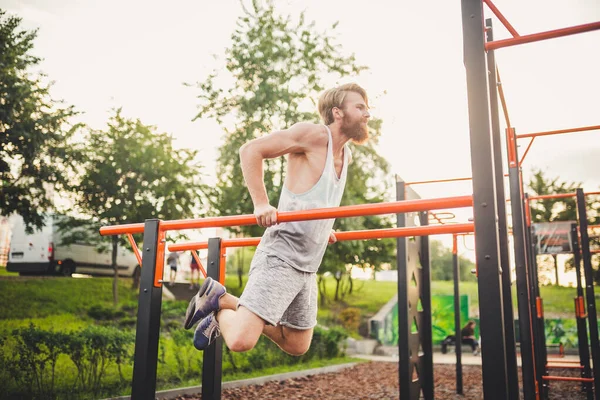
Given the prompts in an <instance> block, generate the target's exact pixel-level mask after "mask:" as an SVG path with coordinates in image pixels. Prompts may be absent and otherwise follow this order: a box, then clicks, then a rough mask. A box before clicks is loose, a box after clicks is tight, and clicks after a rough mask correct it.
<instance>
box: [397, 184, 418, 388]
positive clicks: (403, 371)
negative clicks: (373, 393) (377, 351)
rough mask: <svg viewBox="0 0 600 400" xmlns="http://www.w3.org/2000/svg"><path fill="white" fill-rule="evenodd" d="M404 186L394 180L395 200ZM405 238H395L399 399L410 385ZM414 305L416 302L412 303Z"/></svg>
mask: <svg viewBox="0 0 600 400" xmlns="http://www.w3.org/2000/svg"><path fill="white" fill-rule="evenodd" d="M405 196H406V186H405V185H404V182H403V181H399V180H396V200H399V201H401V200H405ZM396 219H397V222H396V226H398V227H404V226H406V214H396ZM406 242H407V240H406V238H403V237H400V238H398V239H396V244H397V247H398V250H397V255H396V263H397V267H398V375H399V383H400V399H401V400H409V399H412V397H411V396H410V388H411V386H412V376H411V373H412V371H411V369H412V368H411V367H412V361H411V354H410V343H409V341H410V336H411V335H410V331H411V329H410V322H411V321H409V309H408V286H409V279H410V278H409V276H408V266H407V263H406V259H407V246H406V244H407V243H406ZM414 307H416V304H415V305H414Z"/></svg>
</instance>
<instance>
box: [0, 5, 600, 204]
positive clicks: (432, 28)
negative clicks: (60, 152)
mask: <svg viewBox="0 0 600 400" xmlns="http://www.w3.org/2000/svg"><path fill="white" fill-rule="evenodd" d="M276 3H277V6H278V9H279V10H280V11H281V12H282V13H286V14H291V15H292V16H297V15H298V14H299V12H300V11H302V10H305V11H306V14H307V17H308V19H309V20H314V21H315V22H316V29H317V30H326V29H328V28H329V27H330V26H331V25H332V24H333V23H334V22H336V21H339V26H338V30H337V32H338V40H339V43H340V45H341V47H342V49H343V52H345V53H346V54H349V53H355V55H356V57H357V60H358V62H359V63H360V64H364V65H367V66H369V68H370V70H369V71H368V72H366V73H364V74H363V75H362V76H360V77H356V78H353V79H352V80H354V81H357V82H359V83H360V84H362V85H363V86H364V87H365V88H366V89H367V90H368V92H369V93H370V96H371V97H372V99H373V100H372V106H373V110H372V114H373V115H375V116H377V117H380V118H382V119H383V121H384V125H383V128H384V135H383V138H382V143H381V149H380V150H381V154H382V155H383V156H385V157H386V158H387V159H388V160H389V161H390V162H391V164H392V166H393V171H394V172H395V173H397V174H398V175H400V176H401V177H403V178H404V179H405V180H407V181H415V180H428V179H441V178H454V177H467V176H471V164H470V147H469V136H468V115H467V100H466V84H465V69H464V66H463V62H462V26H461V10H460V1H458V0H456V1H447V0H433V1H396V0H386V1H383V0H372V1H369V2H365V1H354V0H343V1H337V0H328V1H322V0H303V1H300V0H288V1H277V2H276ZM495 4H496V5H497V7H498V8H499V9H500V10H501V11H502V12H503V13H504V15H505V16H506V17H507V18H508V20H509V21H510V22H511V23H512V25H513V26H514V27H515V28H516V30H517V31H518V32H519V33H520V34H521V35H524V34H529V33H536V32H540V31H544V30H551V29H557V28H562V27H567V26H571V25H577V24H583V23H588V22H594V21H598V20H600V2H599V1H598V0H528V1H523V0H496V2H495ZM0 6H1V7H2V8H4V9H5V10H8V11H9V12H10V13H14V14H17V15H18V16H20V17H22V18H23V25H22V26H23V27H24V28H26V29H34V28H39V35H38V38H37V40H36V42H35V48H34V49H33V53H34V54H35V55H38V56H40V57H42V58H44V61H43V63H42V65H41V68H42V70H43V71H44V72H46V73H47V74H48V75H49V77H50V79H52V80H54V81H55V82H56V83H55V85H54V89H53V91H52V94H53V96H54V97H56V98H62V99H64V100H65V101H66V102H67V103H69V104H73V105H75V107H76V108H77V109H78V110H80V111H82V112H83V113H84V115H83V116H82V119H83V120H84V121H85V122H87V123H88V124H90V125H91V126H93V127H96V128H102V127H103V126H104V124H105V123H106V121H107V118H108V115H109V112H110V109H111V108H113V107H123V110H124V114H125V115H127V116H130V117H134V118H140V119H141V120H142V122H143V123H145V124H152V125H156V126H157V127H158V129H159V130H161V131H166V132H169V133H172V134H173V135H174V136H175V138H176V145H177V146H181V147H189V148H194V149H198V150H200V155H201V157H202V161H203V163H204V165H205V166H206V168H205V171H206V173H208V174H209V175H210V174H214V169H215V168H214V165H215V157H216V152H215V149H216V147H217V146H218V145H219V144H220V140H221V132H222V131H221V129H220V128H219V127H218V126H217V125H216V124H215V123H214V122H212V121H196V122H192V121H191V120H192V118H193V116H194V115H195V113H196V106H197V104H196V101H195V95H196V91H195V90H194V89H193V88H188V87H184V86H183V82H196V81H202V80H204V79H205V78H206V76H207V74H208V73H209V72H211V71H212V70H213V69H214V68H218V67H220V66H222V60H223V58H222V55H223V54H224V50H225V48H226V47H228V46H230V43H231V41H230V37H231V34H232V32H233V30H234V29H235V23H236V19H237V18H238V17H239V16H240V14H241V7H240V4H239V2H238V1H237V0H221V1H210V2H208V1H201V0H195V1H191V0H173V1H170V2H165V1H152V0H150V1H148V0H143V1H142V0H118V1H117V0H104V1H92V0H79V1H77V0H0ZM488 15H489V16H491V13H489V12H488ZM494 27H495V38H497V39H500V38H507V37H509V34H508V32H507V31H506V30H505V29H504V28H503V27H502V26H501V24H500V22H499V21H498V20H496V19H494ZM215 55H216V56H217V57H214V56H215ZM219 57H220V58H219ZM496 60H497V62H498V67H499V69H500V73H501V76H502V82H503V86H504V90H505V93H506V98H507V102H508V110H509V114H510V118H511V122H512V124H513V125H514V127H515V128H516V129H517V131H518V132H519V133H527V132H538V131H546V130H554V129H562V128H572V127H578V126H587V125H600V112H599V110H600V96H599V95H598V93H600V74H599V73H598V71H600V31H596V32H590V33H584V34H580V35H574V36H570V37H566V38H559V39H554V40H550V41H545V42H539V43H534V44H527V45H521V46H515V47H510V48H506V49H500V50H498V51H497V54H496ZM331 83H332V84H334V83H335V82H331ZM502 129H504V121H503V119H502ZM526 144H527V142H526V141H524V143H522V148H524V146H525V145H526ZM534 167H536V168H542V169H543V170H545V171H546V172H547V174H548V176H551V177H556V176H558V177H560V178H561V179H562V180H566V181H580V182H583V187H584V189H585V190H587V191H592V190H593V191H597V190H600V189H599V188H600V131H592V132H588V133H574V134H569V135H561V136H551V137H543V138H538V139H536V141H535V143H534V145H533V147H532V149H531V151H530V152H529V155H528V156H527V158H526V160H525V163H524V171H525V174H526V179H527V175H528V173H529V172H530V171H531V169H532V168H534ZM415 189H416V190H417V191H418V192H419V193H420V194H421V195H422V196H423V197H441V196H451V195H461V194H468V193H469V194H470V193H472V189H471V187H470V183H469V182H466V183H458V184H438V185H427V186H419V187H415Z"/></svg>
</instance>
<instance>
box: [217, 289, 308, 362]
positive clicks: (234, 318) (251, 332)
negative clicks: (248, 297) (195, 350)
mask: <svg viewBox="0 0 600 400" xmlns="http://www.w3.org/2000/svg"><path fill="white" fill-rule="evenodd" d="M238 302H239V299H238V298H237V297H235V296H233V295H231V294H229V293H227V294H225V295H224V296H223V297H221V299H220V300H219V307H220V309H221V311H219V313H218V314H217V321H219V327H220V329H221V335H223V339H224V340H225V343H226V344H227V347H228V348H229V350H231V351H235V352H243V351H248V350H251V349H252V348H254V346H256V343H257V342H258V339H259V338H260V335H261V334H264V335H265V336H267V337H268V338H269V339H271V340H272V341H273V342H275V344H277V346H279V347H280V348H281V350H283V351H285V352H286V353H288V354H291V355H302V354H304V353H306V352H307V351H308V348H309V347H310V342H311V340H312V335H313V329H303V330H301V329H293V328H288V327H286V326H281V325H277V326H273V325H269V324H266V323H265V321H264V320H263V319H262V318H260V317H259V316H258V315H256V314H254V313H252V312H251V311H250V310H248V309H247V308H245V307H243V306H242V307H239V308H238Z"/></svg>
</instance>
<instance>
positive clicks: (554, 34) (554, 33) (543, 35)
mask: <svg viewBox="0 0 600 400" xmlns="http://www.w3.org/2000/svg"><path fill="white" fill-rule="evenodd" d="M597 29H600V22H592V23H589V24H583V25H577V26H572V27H568V28H562V29H554V30H551V31H546V32H540V33H534V34H531V35H524V36H519V37H516V38H511V39H503V40H495V41H493V42H488V43H486V44H485V49H486V50H495V49H499V48H501V47H509V46H515V45H518V44H525V43H531V42H539V41H541V40H547V39H554V38H558V37H563V36H569V35H575V34H577V33H584V32H590V31H595V30H597Z"/></svg>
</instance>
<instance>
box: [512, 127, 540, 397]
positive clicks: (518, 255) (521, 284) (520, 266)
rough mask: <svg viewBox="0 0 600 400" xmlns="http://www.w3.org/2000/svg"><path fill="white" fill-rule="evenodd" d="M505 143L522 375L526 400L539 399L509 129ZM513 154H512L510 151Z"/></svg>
mask: <svg viewBox="0 0 600 400" xmlns="http://www.w3.org/2000/svg"><path fill="white" fill-rule="evenodd" d="M506 144H507V146H508V147H509V150H510V148H511V147H512V149H513V151H514V153H512V154H513V157H512V159H511V157H509V160H508V179H509V183H510V200H511V201H510V205H511V211H512V222H513V246H514V254H515V272H516V278H517V305H518V310H519V342H520V343H521V373H522V375H523V396H524V398H525V400H534V399H536V394H537V393H538V387H537V385H536V378H535V376H536V375H535V358H534V357H535V352H534V349H533V343H534V336H533V327H532V315H531V308H530V306H531V303H530V298H531V297H532V294H531V287H530V281H529V276H528V264H527V253H526V252H527V244H526V240H525V215H524V214H523V194H522V187H521V177H520V171H519V158H518V155H517V143H516V137H515V135H514V132H513V131H512V129H510V128H509V130H508V135H507V140H506ZM508 153H509V154H511V151H508Z"/></svg>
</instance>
